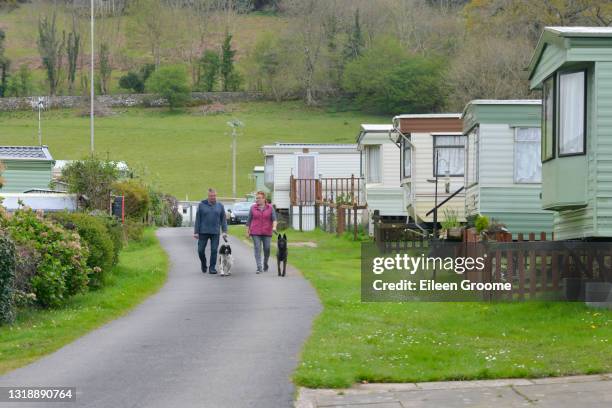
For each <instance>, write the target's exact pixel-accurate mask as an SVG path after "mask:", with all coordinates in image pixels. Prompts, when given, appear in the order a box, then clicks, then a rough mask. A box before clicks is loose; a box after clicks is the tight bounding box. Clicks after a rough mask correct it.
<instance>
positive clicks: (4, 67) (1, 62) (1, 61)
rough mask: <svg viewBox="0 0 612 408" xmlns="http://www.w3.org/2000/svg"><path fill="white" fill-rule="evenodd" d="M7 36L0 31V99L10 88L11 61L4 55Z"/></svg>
mask: <svg viewBox="0 0 612 408" xmlns="http://www.w3.org/2000/svg"><path fill="white" fill-rule="evenodd" d="M5 38H6V34H5V33H4V31H2V29H0V97H3V96H5V94H6V91H7V87H8V76H9V72H8V70H9V67H10V65H11V62H10V60H9V59H8V58H7V57H6V56H5V55H4V40H5Z"/></svg>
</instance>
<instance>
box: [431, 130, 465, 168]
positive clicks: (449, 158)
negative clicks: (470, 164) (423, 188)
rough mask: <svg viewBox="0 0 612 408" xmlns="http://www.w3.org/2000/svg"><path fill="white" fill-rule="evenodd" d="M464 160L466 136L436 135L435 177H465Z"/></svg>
mask: <svg viewBox="0 0 612 408" xmlns="http://www.w3.org/2000/svg"><path fill="white" fill-rule="evenodd" d="M436 158H437V161H436ZM464 159H465V136H446V135H442V136H438V135H434V157H433V160H434V171H433V173H434V177H435V176H439V177H444V176H446V175H449V176H463V174H464V171H465V160H464Z"/></svg>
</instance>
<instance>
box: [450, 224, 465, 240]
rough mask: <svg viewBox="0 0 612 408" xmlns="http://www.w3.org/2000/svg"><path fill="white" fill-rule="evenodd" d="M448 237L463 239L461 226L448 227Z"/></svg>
mask: <svg viewBox="0 0 612 408" xmlns="http://www.w3.org/2000/svg"><path fill="white" fill-rule="evenodd" d="M447 235H448V239H451V240H453V241H461V240H462V239H463V228H461V227H455V228H449V229H448V234H447Z"/></svg>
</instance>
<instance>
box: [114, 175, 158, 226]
mask: <svg viewBox="0 0 612 408" xmlns="http://www.w3.org/2000/svg"><path fill="white" fill-rule="evenodd" d="M113 190H114V192H115V194H117V195H122V196H124V197H125V216H126V217H128V218H134V219H137V220H142V219H144V217H145V216H146V215H147V212H148V211H149V204H150V197H149V191H148V190H147V187H146V186H145V185H143V184H142V183H140V182H139V181H137V180H126V181H122V182H118V183H115V184H114V185H113Z"/></svg>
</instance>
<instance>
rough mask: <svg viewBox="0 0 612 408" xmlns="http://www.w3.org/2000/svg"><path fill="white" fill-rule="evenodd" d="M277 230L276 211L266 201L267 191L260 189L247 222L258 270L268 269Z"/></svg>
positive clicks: (247, 232) (258, 271) (265, 270)
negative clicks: (262, 255) (272, 243)
mask: <svg viewBox="0 0 612 408" xmlns="http://www.w3.org/2000/svg"><path fill="white" fill-rule="evenodd" d="M275 231H276V211H274V207H272V204H269V203H268V202H267V201H266V193H264V192H263V191H258V192H257V195H256V196H255V204H253V205H252V206H251V209H250V210H249V218H248V219H247V223H246V234H247V238H248V237H249V236H250V237H251V238H252V239H253V246H254V251H255V263H256V264H257V272H256V273H261V272H262V271H263V272H267V271H268V259H269V258H270V242H271V241H272V233H273V232H275ZM262 245H263V253H264V259H263V268H262V264H261V247H262Z"/></svg>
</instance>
